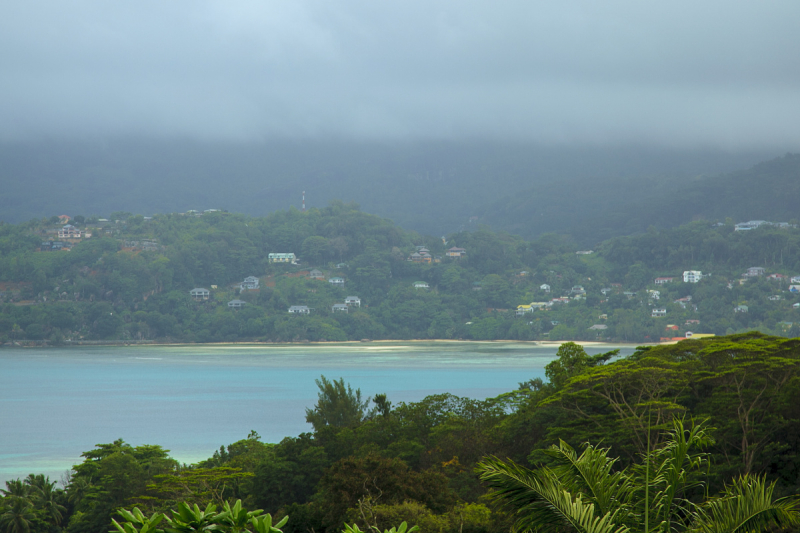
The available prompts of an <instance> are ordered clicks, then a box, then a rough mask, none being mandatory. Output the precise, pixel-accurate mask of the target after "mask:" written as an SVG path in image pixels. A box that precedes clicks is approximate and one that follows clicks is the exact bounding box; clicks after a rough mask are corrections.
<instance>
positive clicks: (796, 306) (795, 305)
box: [792, 303, 800, 309]
mask: <svg viewBox="0 0 800 533" xmlns="http://www.w3.org/2000/svg"><path fill="white" fill-rule="evenodd" d="M792 309H800V303H796V304H792Z"/></svg>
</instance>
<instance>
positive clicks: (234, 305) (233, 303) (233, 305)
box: [228, 300, 247, 309]
mask: <svg viewBox="0 0 800 533" xmlns="http://www.w3.org/2000/svg"><path fill="white" fill-rule="evenodd" d="M245 305H247V302H245V301H242V300H231V301H230V302H228V307H229V308H231V309H241V308H242V307H244V306H245Z"/></svg>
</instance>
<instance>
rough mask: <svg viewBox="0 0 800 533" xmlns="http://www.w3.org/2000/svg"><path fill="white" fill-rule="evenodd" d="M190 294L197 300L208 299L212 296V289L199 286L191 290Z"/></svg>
mask: <svg viewBox="0 0 800 533" xmlns="http://www.w3.org/2000/svg"><path fill="white" fill-rule="evenodd" d="M189 294H190V295H191V297H192V298H193V299H194V301H196V302H200V301H202V300H208V299H209V298H210V297H211V291H210V290H208V289H204V288H202V287H197V288H196V289H192V290H190V291H189Z"/></svg>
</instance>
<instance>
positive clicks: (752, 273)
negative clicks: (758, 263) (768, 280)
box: [743, 267, 767, 278]
mask: <svg viewBox="0 0 800 533" xmlns="http://www.w3.org/2000/svg"><path fill="white" fill-rule="evenodd" d="M766 273H767V269H765V268H763V267H750V268H748V269H747V272H745V273H744V274H743V276H746V277H748V278H754V277H756V276H763V275H764V274H766Z"/></svg>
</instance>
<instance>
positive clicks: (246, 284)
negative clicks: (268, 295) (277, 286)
mask: <svg viewBox="0 0 800 533" xmlns="http://www.w3.org/2000/svg"><path fill="white" fill-rule="evenodd" d="M240 287H241V289H242V290H248V291H253V290H256V289H257V288H258V278H257V277H255V276H247V277H246V278H244V281H243V282H242V283H241V285H240Z"/></svg>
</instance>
